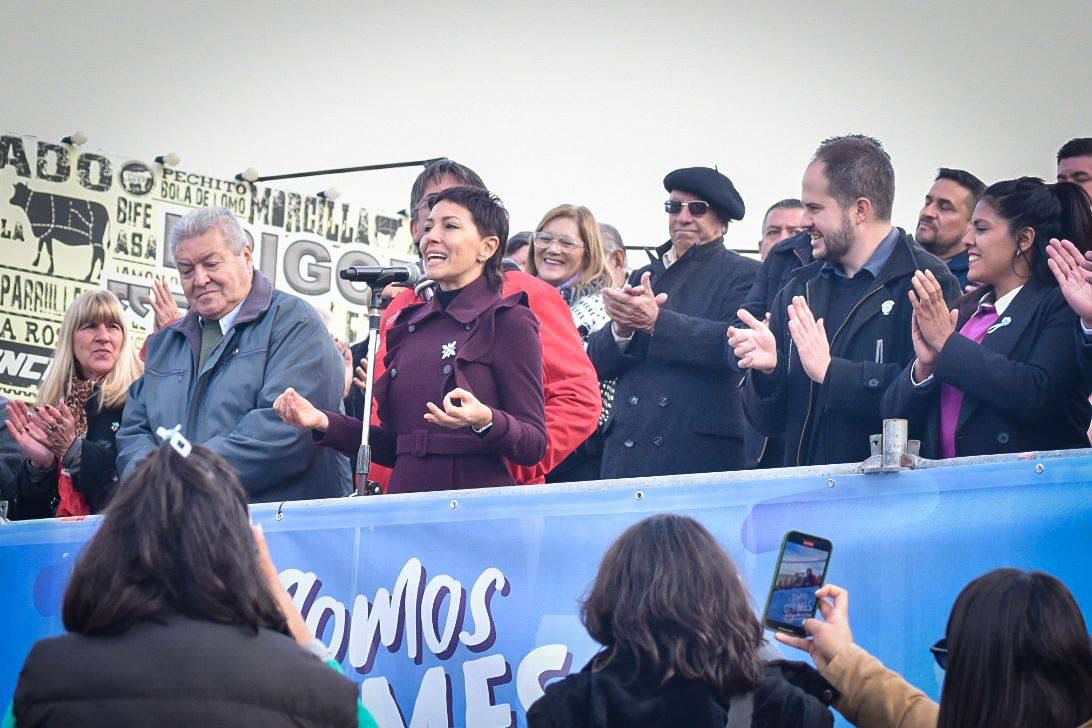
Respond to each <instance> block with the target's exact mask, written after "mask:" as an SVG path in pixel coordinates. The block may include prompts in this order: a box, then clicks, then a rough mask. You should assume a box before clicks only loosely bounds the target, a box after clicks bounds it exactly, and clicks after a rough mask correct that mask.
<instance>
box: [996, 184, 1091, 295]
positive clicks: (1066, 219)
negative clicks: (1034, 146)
mask: <svg viewBox="0 0 1092 728" xmlns="http://www.w3.org/2000/svg"><path fill="white" fill-rule="evenodd" d="M982 199H983V200H986V201H987V202H988V203H989V204H990V206H991V207H992V208H993V209H994V210H996V211H997V214H998V215H1000V216H1001V217H1003V218H1004V219H1005V221H1006V222H1008V224H1009V228H1010V230H1011V231H1012V233H1013V234H1014V235H1016V234H1017V233H1019V231H1020V230H1022V229H1024V228H1031V230H1032V231H1033V232H1034V234H1035V238H1034V240H1033V242H1032V247H1031V250H1029V251H1028V252H1027V253H1026V255H1028V256H1029V257H1030V258H1031V260H1030V263H1031V266H1032V271H1033V273H1034V275H1035V277H1036V278H1038V279H1039V281H1040V282H1041V283H1044V284H1046V285H1057V281H1056V280H1055V278H1054V275H1053V274H1052V273H1051V272H1050V268H1049V267H1048V266H1047V254H1046V248H1047V243H1049V242H1050V239H1051V238H1058V239H1063V238H1064V239H1066V240H1069V241H1070V242H1071V243H1073V244H1074V245H1076V246H1077V248H1078V249H1079V250H1080V251H1081V252H1082V253H1083V252H1086V251H1088V250H1089V249H1090V247H1092V209H1090V205H1092V203H1090V202H1089V199H1088V193H1087V192H1085V191H1084V190H1083V189H1082V188H1081V187H1080V185H1075V184H1073V183H1072V182H1055V183H1053V184H1047V183H1046V182H1044V181H1043V180H1041V179H1039V178H1038V177H1020V178H1018V179H1009V180H1004V181H1002V182H995V183H993V184H992V185H990V186H989V187H987V188H986V189H985V191H984V192H983V193H982ZM1015 264H1016V260H1015V258H1014V259H1013V265H1014V266H1015Z"/></svg>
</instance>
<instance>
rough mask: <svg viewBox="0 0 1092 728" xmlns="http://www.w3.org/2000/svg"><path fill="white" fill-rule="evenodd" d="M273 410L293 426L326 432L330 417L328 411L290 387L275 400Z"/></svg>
mask: <svg viewBox="0 0 1092 728" xmlns="http://www.w3.org/2000/svg"><path fill="white" fill-rule="evenodd" d="M273 411H274V412H276V413H277V414H278V415H280V418H281V419H282V420H284V421H285V422H286V423H287V424H289V425H292V426H293V427H300V428H304V429H312V430H318V431H319V432H326V428H327V427H329V426H330V418H329V417H327V416H326V413H325V412H323V411H322V410H320V409H318V408H316V407H315V405H313V404H311V403H310V402H308V401H307V398H306V397H304V396H302V395H301V394H300V393H299V392H297V391H296V390H294V389H292V387H289V388H288V389H286V390H284V392H282V393H281V395H280V396H279V397H277V399H276V400H274V401H273Z"/></svg>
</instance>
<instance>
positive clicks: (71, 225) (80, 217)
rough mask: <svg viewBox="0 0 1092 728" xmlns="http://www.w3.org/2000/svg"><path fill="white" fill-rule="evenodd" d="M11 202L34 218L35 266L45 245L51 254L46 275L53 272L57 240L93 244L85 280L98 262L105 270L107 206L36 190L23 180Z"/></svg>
mask: <svg viewBox="0 0 1092 728" xmlns="http://www.w3.org/2000/svg"><path fill="white" fill-rule="evenodd" d="M11 204H13V205H15V206H17V207H21V208H23V210H24V211H25V212H26V214H27V218H28V219H29V220H30V229H31V232H33V234H34V236H35V237H36V238H38V255H37V256H36V257H35V258H34V263H33V265H35V266H37V265H38V262H39V260H41V257H42V248H45V250H46V252H47V253H48V254H49V270H47V271H46V275H50V274H52V273H53V241H54V240H56V241H57V242H58V243H61V244H63V245H72V246H82V245H89V246H91V269H90V270H89V271H88V272H87V277H86V278H84V280H85V281H90V280H91V277H92V276H93V275H94V273H95V263H96V262H97V263H98V264H99V273H100V274H101V273H102V266H103V263H104V261H105V257H106V253H105V251H104V249H103V240H104V237H105V235H106V225H107V223H108V222H109V218H108V217H107V213H106V208H105V207H103V206H102V205H100V204H99V203H97V202H91V201H90V200H77V199H76V198H74V197H63V196H61V195H51V194H49V193H46V192H35V191H34V190H32V189H30V187H28V186H27V185H25V184H23V183H22V182H19V183H17V184H16V185H15V194H14V195H12V197H11Z"/></svg>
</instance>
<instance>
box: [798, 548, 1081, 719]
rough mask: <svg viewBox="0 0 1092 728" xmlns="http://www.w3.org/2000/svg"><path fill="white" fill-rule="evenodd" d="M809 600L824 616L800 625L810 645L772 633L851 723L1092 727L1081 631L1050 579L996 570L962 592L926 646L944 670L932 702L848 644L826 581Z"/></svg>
mask: <svg viewBox="0 0 1092 728" xmlns="http://www.w3.org/2000/svg"><path fill="white" fill-rule="evenodd" d="M817 594H818V595H819V596H820V599H819V609H820V611H821V613H822V615H823V619H822V621H820V620H818V619H809V620H808V621H807V622H805V623H804V629H805V630H806V631H807V633H808V635H809V639H802V638H799V637H790V636H788V635H784V634H778V635H776V637H777V639H778V640H779V641H781V642H784V643H785V644H787V645H791V646H793V647H797V648H799V649H801V650H804V651H805V652H808V653H809V654H810V655H811V657H812V659H813V660H814V661H815V665H816V666H817V667H818V668H819V672H820V673H822V675H823V676H824V677H825V678H826V679H827V680H829V681H830V682H831V683H832V684H833V685H834V687H835V688H836V689H837V690H838V692H839V693H840V695H839V697H838V698H836V700H835V703H834V707H835V708H837V709H838V711H839V712H840V713H841V714H842V715H844V716H845V717H846V718H847V719H848V720H849V721H850V722H851V723H853V724H854V725H858V726H900V728H995V727H996V726H1007V727H1009V728H1040V727H1042V728H1092V690H1089V686H1092V647H1090V644H1092V643H1090V641H1089V638H1088V627H1087V626H1086V624H1085V620H1084V617H1083V616H1082V614H1081V609H1080V607H1079V606H1078V604H1077V602H1076V600H1075V599H1074V598H1073V594H1072V593H1070V591H1069V590H1068V589H1067V588H1066V586H1065V585H1064V584H1063V583H1062V582H1060V581H1058V579H1056V578H1054V577H1053V576H1050V575H1049V574H1044V573H1042V572H1027V571H1020V570H1018V569H996V570H995V571H991V572H989V573H987V574H984V575H982V576H980V577H978V578H977V579H975V580H974V581H972V582H971V583H970V584H968V585H967V586H966V587H964V589H963V591H961V592H960V593H959V596H958V597H957V598H956V601H955V606H953V607H952V612H951V614H950V615H949V617H948V627H947V629H946V630H945V635H944V638H943V639H941V640H940V641H938V642H937V643H936V644H935V645H933V647H932V648H930V651H931V652H932V654H933V657H934V658H935V659H936V661H937V664H938V665H939V667H940V668H941V669H942V670H944V686H943V688H942V689H941V693H940V704H939V705H938V704H937V703H934V702H933V701H932V700H930V699H929V697H928V696H927V695H925V693H923V692H922V691H920V690H918V689H917V688H915V687H914V686H913V685H911V684H910V683H908V682H906V680H905V679H903V678H902V676H900V675H899V674H897V673H895V672H893V671H891V670H889V669H887V668H886V667H884V666H883V664H882V663H881V662H880V661H879V660H877V659H876V658H875V657H873V656H872V655H870V654H868V653H867V652H865V650H864V649H862V648H861V647H859V646H858V645H857V644H855V643H854V641H853V633H852V631H851V630H850V626H849V593H848V592H847V591H845V590H844V589H841V588H840V587H837V586H834V585H833V584H828V585H826V586H824V587H823V588H821V589H820V590H819V591H818V592H817ZM922 651H923V652H924V646H923V647H922Z"/></svg>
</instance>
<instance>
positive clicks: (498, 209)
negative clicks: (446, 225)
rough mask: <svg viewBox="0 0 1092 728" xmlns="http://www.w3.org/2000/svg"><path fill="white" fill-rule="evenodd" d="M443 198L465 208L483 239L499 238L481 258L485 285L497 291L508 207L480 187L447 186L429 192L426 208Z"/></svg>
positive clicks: (502, 278) (499, 282) (502, 275)
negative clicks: (440, 189)
mask: <svg viewBox="0 0 1092 728" xmlns="http://www.w3.org/2000/svg"><path fill="white" fill-rule="evenodd" d="M445 200H446V201H448V202H451V203H453V204H456V205H459V206H460V207H462V208H464V209H466V211H467V212H469V213H470V218H471V219H472V220H473V221H474V226H475V227H477V228H478V233H479V234H480V235H481V236H482V237H483V238H487V237H490V236H494V237H496V238H497V240H499V241H500V243H499V244H498V245H497V249H496V250H495V251H494V252H493V255H491V256H490V257H489V260H487V261H485V276H486V278H487V279H488V280H489V286H490V287H491V288H492V289H493V290H494V291H499V290H500V289H501V286H502V285H503V284H504V269H503V267H502V266H503V261H504V256H505V242H504V241H506V240H508V210H505V209H504V205H502V204H501V201H500V198H499V197H497V196H496V195H494V194H493V193H492V192H490V191H489V190H487V189H485V188H484V187H449V188H448V189H446V190H444V191H443V192H438V193H436V194H435V195H429V199H428V206H429V209H430V210H431V209H432V208H434V207H436V205H437V203H439V202H442V201H445Z"/></svg>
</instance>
